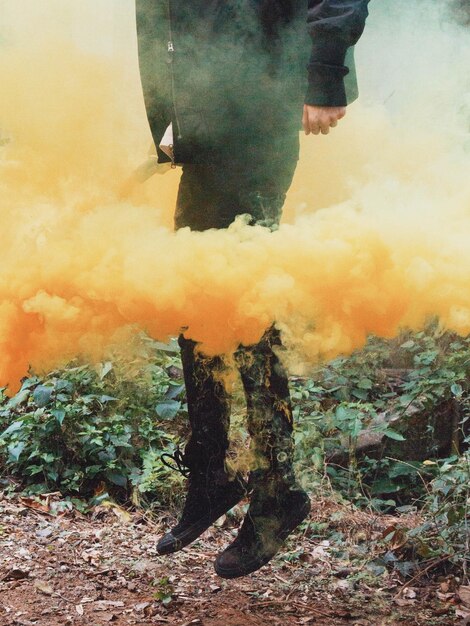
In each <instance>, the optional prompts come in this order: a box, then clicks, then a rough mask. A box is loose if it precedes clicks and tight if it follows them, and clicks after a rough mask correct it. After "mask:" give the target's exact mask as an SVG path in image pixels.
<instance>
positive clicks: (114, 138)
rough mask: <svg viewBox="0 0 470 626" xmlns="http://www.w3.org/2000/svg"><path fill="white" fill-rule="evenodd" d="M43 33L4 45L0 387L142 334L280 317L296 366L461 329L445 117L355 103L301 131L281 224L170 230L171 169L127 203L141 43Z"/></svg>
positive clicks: (213, 340)
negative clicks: (92, 45) (96, 42)
mask: <svg viewBox="0 0 470 626" xmlns="http://www.w3.org/2000/svg"><path fill="white" fill-rule="evenodd" d="M23 2H24V0H23ZM26 4H27V3H26ZM57 6H58V5H57ZM129 32H131V31H129ZM46 39H47V41H45V42H42V43H40V44H38V46H37V47H35V46H32V45H30V44H27V42H26V41H25V40H23V42H22V45H21V46H19V47H18V46H13V45H10V46H8V47H5V48H4V49H3V50H2V51H1V52H0V75H1V76H2V96H1V99H0V130H1V133H2V135H1V136H3V137H4V138H5V137H7V136H8V137H9V138H10V141H9V142H8V143H4V145H3V146H2V147H0V191H1V195H0V198H1V205H0V208H1V213H2V223H1V237H2V245H1V247H0V266H1V268H2V270H1V274H0V385H7V384H8V385H9V386H10V389H12V390H14V389H16V388H17V387H18V381H19V380H20V378H21V377H22V376H24V375H25V374H26V372H27V370H28V367H29V365H31V366H32V367H33V368H34V369H35V370H44V369H46V368H50V367H53V366H57V365H59V364H60V363H63V362H65V361H66V360H68V359H70V358H71V357H73V356H75V355H77V354H82V355H86V356H87V357H88V358H90V359H100V358H102V357H103V355H104V354H105V352H106V350H107V348H108V347H109V346H110V345H112V344H120V345H125V344H126V343H127V342H128V339H129V337H130V336H132V334H133V333H135V332H136V331H137V330H139V329H145V330H146V331H147V332H149V333H150V334H151V335H152V336H154V337H156V338H159V339H163V340H164V339H166V338H167V337H168V336H175V335H177V334H178V333H179V332H180V329H181V328H182V327H185V328H187V331H186V334H187V336H189V337H192V338H194V339H196V340H198V341H200V342H202V343H203V347H204V349H205V350H206V351H207V352H210V353H219V352H230V351H233V350H234V349H235V348H236V347H237V345H238V344H239V343H253V342H255V341H257V339H258V338H259V337H260V336H261V334H262V333H263V331H264V329H265V328H266V327H267V326H269V325H270V324H271V323H272V322H273V321H274V320H275V321H277V323H278V324H279V326H280V327H281V329H282V330H283V333H284V338H285V341H286V343H287V345H288V347H289V348H290V355H291V357H292V358H291V359H289V361H291V362H292V363H296V364H302V363H308V362H310V363H312V362H315V361H316V360H318V359H319V358H330V357H333V356H335V355H337V354H339V353H347V352H350V351H352V350H353V349H355V348H357V347H359V346H361V345H362V344H363V343H364V341H365V338H366V336H367V335H368V334H369V333H375V334H378V335H381V336H392V335H394V334H395V333H396V332H397V330H398V329H399V327H400V326H405V325H406V326H411V327H414V328H418V327H420V326H421V325H422V324H423V323H424V322H425V320H426V318H427V317H429V316H431V315H439V317H440V318H441V320H442V323H443V325H445V326H447V327H448V328H451V329H453V330H455V331H457V332H459V333H462V334H467V333H468V332H470V288H469V277H470V246H469V245H468V242H469V241H470V238H469V237H470V212H469V210H470V183H469V182H468V171H469V165H470V162H469V161H470V157H469V154H468V152H465V151H464V149H463V148H462V146H461V145H460V143H459V141H456V137H455V133H454V134H452V133H451V132H450V131H449V130H448V129H447V128H445V127H444V126H443V125H442V124H441V125H440V127H439V128H435V127H426V126H424V127H423V125H421V126H419V125H416V127H413V125H412V124H410V123H408V124H406V125H403V124H402V123H401V120H402V119H403V118H399V117H398V118H397V117H396V118H394V119H393V120H392V119H391V118H390V115H389V113H388V112H387V111H386V109H385V108H384V107H381V106H376V105H375V106H373V107H371V106H363V105H361V106H359V105H354V106H353V107H352V108H351V110H350V111H349V113H348V116H347V118H346V120H344V122H343V124H342V126H341V127H339V128H338V129H336V130H335V131H334V134H332V135H331V136H329V137H328V138H325V137H318V138H313V137H308V138H305V140H304V142H303V146H302V155H301V161H300V164H299V167H298V171H297V174H296V178H295V181H294V184H293V186H292V189H291V190H290V193H289V198H288V201H287V204H286V209H285V220H286V223H284V224H283V225H282V226H281V228H280V229H279V231H277V232H274V233H270V232H268V231H266V229H263V228H261V227H249V226H247V225H246V223H245V221H244V220H243V219H242V218H241V219H239V220H238V221H237V222H236V223H234V224H233V225H232V226H231V227H230V228H229V229H228V230H224V231H215V230H214V231H207V232H204V233H192V232H190V231H189V230H186V229H183V230H181V231H179V232H177V233H174V232H173V231H172V212H173V206H174V199H175V194H176V189H177V184H178V174H177V173H175V172H171V173H167V174H165V175H164V176H159V175H155V176H154V177H153V178H152V179H151V180H150V181H148V182H147V183H145V184H142V185H135V186H133V187H132V188H129V189H128V194H127V197H126V198H124V199H123V197H122V190H123V185H124V184H125V182H126V181H127V180H128V177H129V174H130V172H131V171H132V169H133V168H134V167H135V166H136V165H137V164H138V163H139V161H140V160H142V158H144V157H145V153H146V151H147V147H148V144H149V142H150V140H149V135H148V128H147V123H146V119H145V113H144V108H143V103H142V99H141V94H140V85H139V79H138V71H137V62H136V58H135V54H136V53H135V48H134V46H133V45H131V44H133V43H134V42H133V40H131V39H130V40H129V42H128V46H127V47H126V48H125V52H126V54H127V56H126V61H125V62H123V58H124V57H122V56H119V55H118V56H113V55H107V56H106V55H104V54H102V53H98V52H94V53H91V52H90V51H83V50H80V49H78V48H77V47H76V46H75V45H73V44H72V43H71V42H70V41H64V40H61V41H57V40H56V39H51V35H50V34H48V38H46ZM411 112H412V108H411V105H410V109H409V110H408V119H410V117H409V115H410V114H411ZM321 207H330V208H327V209H324V210H322V209H321Z"/></svg>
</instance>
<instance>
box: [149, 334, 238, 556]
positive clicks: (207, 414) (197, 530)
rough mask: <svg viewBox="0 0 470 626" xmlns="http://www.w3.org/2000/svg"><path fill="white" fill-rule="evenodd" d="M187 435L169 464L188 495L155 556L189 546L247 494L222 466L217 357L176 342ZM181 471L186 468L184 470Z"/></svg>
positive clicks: (223, 427) (224, 406)
mask: <svg viewBox="0 0 470 626" xmlns="http://www.w3.org/2000/svg"><path fill="white" fill-rule="evenodd" d="M179 345H180V347H181V360H182V363H183V372H184V380H185V385H186V396H187V403H188V414H189V421H190V425H191V436H190V439H189V441H188V443H187V444H186V447H185V450H184V453H183V454H179V453H177V456H176V458H174V460H175V461H176V462H177V464H178V466H179V467H182V469H183V472H184V473H185V475H186V476H187V477H188V492H187V496H186V501H185V504H184V508H183V512H182V515H181V517H180V519H179V521H178V524H177V525H176V526H175V527H173V528H172V529H171V530H170V531H169V532H168V533H166V534H165V535H164V536H163V537H162V538H161V539H160V541H159V542H158V545H157V551H158V552H159V554H168V553H171V552H176V551H177V550H180V549H181V548H183V547H184V546H186V545H188V544H189V543H191V542H193V541H194V540H195V539H196V538H197V537H199V536H200V535H201V534H202V533H203V532H204V531H205V530H206V529H207V528H208V527H209V526H211V525H212V524H213V523H214V522H215V521H216V520H217V519H218V518H219V517H220V516H221V515H223V514H224V513H226V512H227V511H228V510H229V509H231V508H232V507H233V506H235V504H237V503H238V502H239V501H240V500H241V499H242V498H243V497H244V496H245V495H246V484H245V482H244V480H243V478H242V477H241V476H240V475H239V474H236V475H235V476H231V475H229V473H228V472H227V471H226V467H225V455H226V452H227V448H228V443H229V442H228V428H229V422H230V397H229V394H228V393H227V391H226V389H225V386H224V384H223V380H222V377H223V371H224V363H223V359H222V358H221V357H206V356H204V355H203V354H201V353H200V352H198V350H197V345H196V343H195V342H193V341H191V340H188V339H185V338H184V337H180V338H179ZM184 468H186V470H185V469H184Z"/></svg>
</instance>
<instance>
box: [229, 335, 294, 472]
mask: <svg viewBox="0 0 470 626" xmlns="http://www.w3.org/2000/svg"><path fill="white" fill-rule="evenodd" d="M280 347H281V338H280V333H279V331H278V330H277V329H276V328H275V327H271V328H270V329H269V330H267V331H266V332H265V334H264V335H263V337H262V339H261V341H260V342H259V343H257V344H255V345H253V346H241V347H240V348H239V350H238V351H237V354H236V360H237V365H238V367H239V370H240V375H241V379H242V383H243V387H244V390H245V396H246V402H247V426H248V431H249V434H250V436H251V450H252V456H253V472H252V480H256V478H262V479H263V481H264V480H265V479H266V478H267V477H273V478H274V477H275V478H276V480H277V481H279V480H280V481H282V482H285V483H290V484H291V483H293V482H294V481H295V478H294V473H293V454H294V442H293V415H292V405H291V400H290V394H289V385H288V379H287V374H286V371H285V370H284V367H283V366H282V363H281V362H280V360H279V357H278V356H277V354H276V352H275V350H276V349H278V348H280Z"/></svg>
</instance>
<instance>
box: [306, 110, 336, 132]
mask: <svg viewBox="0 0 470 626" xmlns="http://www.w3.org/2000/svg"><path fill="white" fill-rule="evenodd" d="M345 115H346V108H345V107H318V106H312V105H305V106H304V110H303V115H302V127H303V129H304V132H305V134H306V135H309V134H310V133H312V134H313V135H319V134H320V133H321V134H322V135H328V133H329V132H330V128H335V127H336V126H337V125H338V121H339V120H341V119H342V118H343V117H344V116H345Z"/></svg>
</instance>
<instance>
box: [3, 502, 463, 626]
mask: <svg viewBox="0 0 470 626" xmlns="http://www.w3.org/2000/svg"><path fill="white" fill-rule="evenodd" d="M59 505H60V498H59V497H56V496H51V497H49V498H43V499H42V500H36V499H35V500H33V499H28V498H20V497H14V498H6V497H3V498H2V497H1V494H0V625H1V626H32V625H35V626H36V625H37V626H59V625H61V626H62V625H73V626H82V625H86V626H102V625H104V624H114V625H116V626H124V625H128V624H129V625H130V624H136V625H144V624H152V625H153V624H161V625H166V624H171V625H175V626H264V625H268V624H269V625H270V626H281V625H282V626H293V625H294V624H295V625H307V626H310V625H314V626H333V625H334V626H343V625H350V626H398V625H400V626H434V625H440V626H447V625H450V624H459V625H460V624H462V625H466V624H470V608H468V607H469V606H470V597H469V596H470V593H468V592H470V587H465V588H463V587H462V588H461V591H460V596H459V589H458V581H455V579H452V578H451V577H447V578H445V577H444V576H442V577H441V578H436V577H435V578H434V579H430V578H428V573H426V572H425V573H424V574H423V575H421V574H420V575H418V576H417V577H416V576H415V579H413V578H410V579H409V580H408V583H406V584H404V582H403V579H402V578H401V577H400V576H399V575H398V573H397V572H390V571H389V569H387V568H382V569H381V568H380V567H378V566H375V569H374V568H372V569H371V568H370V560H371V553H373V551H374V549H375V547H374V546H375V545H376V544H375V543H374V541H375V540H376V539H377V538H378V537H379V538H380V537H383V536H384V533H387V532H389V530H390V528H393V527H394V524H395V525H396V524H397V521H398V520H397V519H396V518H393V517H391V516H380V515H375V516H374V515H369V514H366V513H360V512H357V511H353V510H351V511H349V512H348V511H345V510H340V508H339V505H336V504H335V503H333V502H330V501H328V500H326V499H325V500H322V501H319V502H316V503H314V504H313V514H312V519H311V520H310V523H309V524H305V525H303V526H302V527H301V529H300V530H299V531H298V532H297V533H296V534H294V536H292V537H291V538H290V539H289V541H288V543H287V545H286V546H285V551H284V552H283V554H281V555H279V556H278V557H276V558H275V559H274V560H273V561H272V562H271V563H270V564H269V565H267V566H265V567H264V568H262V569H261V570H260V571H258V572H256V573H255V574H252V575H250V576H247V577H245V578H240V579H237V580H234V581H227V580H223V579H221V578H219V577H218V576H217V575H216V574H215V572H214V569H213V561H214V558H215V556H216V555H217V553H218V552H219V551H220V550H222V549H223V547H224V546H226V545H227V544H228V543H230V541H232V540H233V536H234V534H235V532H236V530H235V528H236V524H235V523H234V522H235V521H236V518H223V519H222V520H221V521H220V522H219V523H218V526H214V527H213V528H212V529H210V530H209V531H207V532H206V533H205V534H204V535H203V536H202V537H201V538H200V540H198V541H197V542H196V543H194V544H193V545H192V546H190V547H188V548H186V549H184V550H183V551H181V552H179V553H177V554H175V555H172V556H167V557H159V556H157V554H156V550H155V545H156V542H157V539H158V537H159V535H160V534H161V532H162V531H163V530H164V529H165V528H167V527H168V525H169V524H171V523H172V522H173V521H174V520H173V519H172V518H171V517H168V516H161V517H160V518H159V517H156V516H150V515H149V514H148V513H142V512H133V513H128V512H127V511H124V510H123V509H121V508H119V507H117V506H110V505H108V506H106V505H100V506H99V507H96V508H95V509H94V510H93V512H92V514H90V515H86V516H84V515H81V514H80V513H78V512H77V511H65V512H62V513H60V512H59V511H60V506H59ZM343 508H344V505H343ZM241 514H242V511H241V510H240V511H239V515H241ZM334 520H336V521H334ZM322 521H323V522H328V523H330V524H331V523H335V524H336V525H337V528H338V532H340V531H341V533H342V535H341V536H342V538H343V539H342V542H343V543H342V544H336V545H335V544H334V543H332V542H331V541H330V540H325V539H324V538H322V537H321V536H315V533H313V532H312V528H316V527H318V525H319V524H320V525H321V523H322ZM372 558H373V554H372ZM462 589H463V590H464V591H465V593H462ZM459 597H460V599H459ZM467 600H469V605H468V606H467V608H466V604H465V602H466V601H467Z"/></svg>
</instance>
